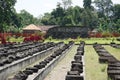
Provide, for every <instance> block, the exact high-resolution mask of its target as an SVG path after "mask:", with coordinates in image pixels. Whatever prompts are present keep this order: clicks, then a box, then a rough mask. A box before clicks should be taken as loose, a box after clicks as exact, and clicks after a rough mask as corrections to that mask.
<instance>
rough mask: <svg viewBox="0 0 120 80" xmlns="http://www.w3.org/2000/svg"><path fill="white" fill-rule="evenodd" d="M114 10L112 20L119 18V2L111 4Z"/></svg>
mask: <svg viewBox="0 0 120 80" xmlns="http://www.w3.org/2000/svg"><path fill="white" fill-rule="evenodd" d="M113 10H114V15H113V16H114V20H115V21H117V19H120V4H115V5H114V6H113Z"/></svg>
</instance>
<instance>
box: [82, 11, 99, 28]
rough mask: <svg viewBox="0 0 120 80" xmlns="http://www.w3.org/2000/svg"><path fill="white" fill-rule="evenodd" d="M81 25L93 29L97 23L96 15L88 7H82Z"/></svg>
mask: <svg viewBox="0 0 120 80" xmlns="http://www.w3.org/2000/svg"><path fill="white" fill-rule="evenodd" d="M81 20H82V25H83V26H86V27H89V28H90V29H94V28H96V27H97V25H98V15H97V13H96V12H94V11H91V10H90V9H84V11H83V12H82V14H81Z"/></svg>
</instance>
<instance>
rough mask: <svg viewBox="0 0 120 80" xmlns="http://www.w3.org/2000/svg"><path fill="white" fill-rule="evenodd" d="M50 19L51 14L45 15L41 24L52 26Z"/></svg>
mask: <svg viewBox="0 0 120 80" xmlns="http://www.w3.org/2000/svg"><path fill="white" fill-rule="evenodd" d="M50 18H51V14H50V13H45V14H44V16H43V17H42V19H41V22H42V23H43V24H44V25H49V24H50Z"/></svg>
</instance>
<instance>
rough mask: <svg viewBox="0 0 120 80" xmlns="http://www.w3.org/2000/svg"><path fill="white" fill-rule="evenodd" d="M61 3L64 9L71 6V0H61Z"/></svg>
mask: <svg viewBox="0 0 120 80" xmlns="http://www.w3.org/2000/svg"><path fill="white" fill-rule="evenodd" d="M62 3H63V7H64V10H66V9H67V8H69V7H70V6H71V4H72V0H62Z"/></svg>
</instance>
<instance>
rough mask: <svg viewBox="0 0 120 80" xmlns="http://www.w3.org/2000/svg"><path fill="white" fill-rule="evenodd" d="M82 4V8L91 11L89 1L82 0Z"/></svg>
mask: <svg viewBox="0 0 120 80" xmlns="http://www.w3.org/2000/svg"><path fill="white" fill-rule="evenodd" d="M83 2H84V4H83V6H84V8H85V9H86V8H89V9H91V0H83Z"/></svg>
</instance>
